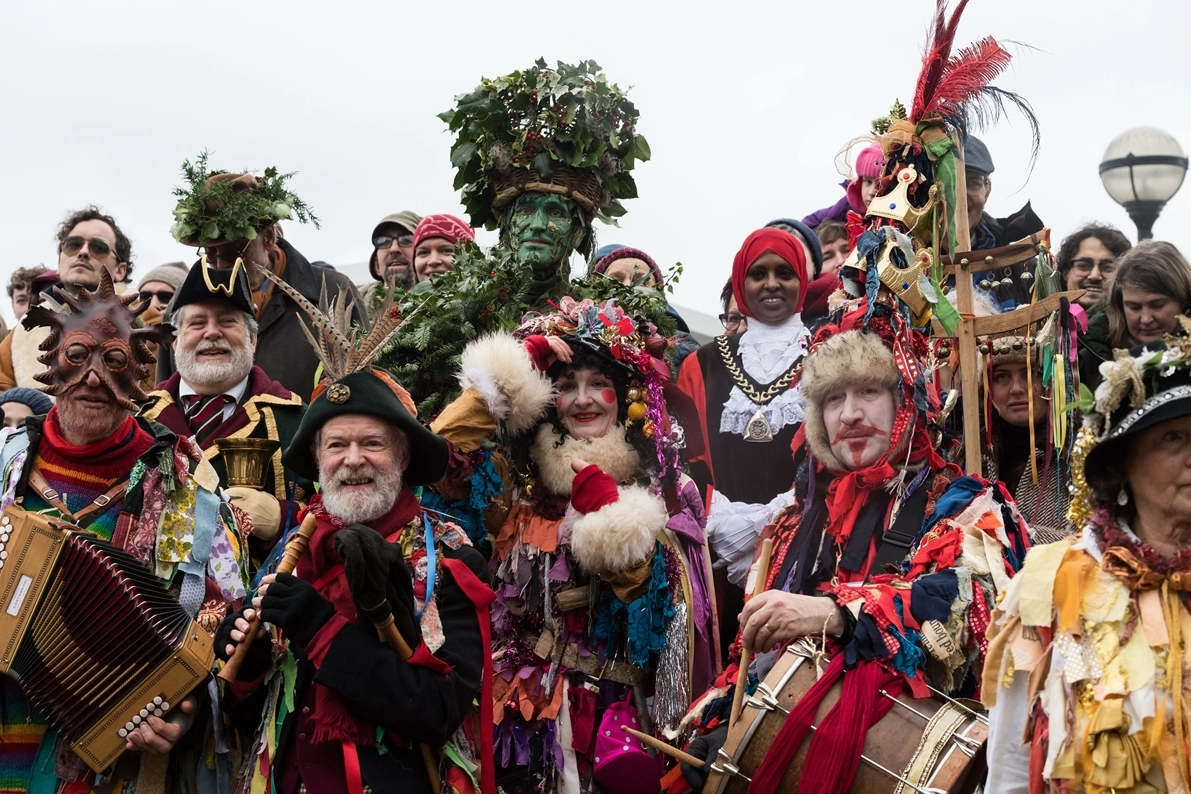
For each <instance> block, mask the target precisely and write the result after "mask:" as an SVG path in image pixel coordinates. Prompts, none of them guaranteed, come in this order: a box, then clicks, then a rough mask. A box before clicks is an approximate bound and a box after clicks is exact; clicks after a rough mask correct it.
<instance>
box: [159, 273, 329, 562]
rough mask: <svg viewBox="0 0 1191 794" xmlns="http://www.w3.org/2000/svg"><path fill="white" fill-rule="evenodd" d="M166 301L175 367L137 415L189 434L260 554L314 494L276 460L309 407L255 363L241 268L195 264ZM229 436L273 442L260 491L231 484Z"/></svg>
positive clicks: (251, 323)
mask: <svg viewBox="0 0 1191 794" xmlns="http://www.w3.org/2000/svg"><path fill="white" fill-rule="evenodd" d="M171 306H172V309H173V313H172V314H171V315H170V322H171V323H172V324H173V326H174V327H175V328H177V329H178V334H177V336H176V338H175V339H174V345H173V353H174V362H175V365H176V366H177V372H175V373H174V374H173V375H171V376H170V377H169V378H167V379H166V380H165V381H163V382H162V383H160V384H158V388H157V390H156V391H154V392H151V393H150V394H149V401H148V402H147V403H146V404H145V407H144V408H143V409H142V411H141V415H142V416H144V417H145V418H146V419H152V420H154V421H157V422H160V423H161V424H163V425H165V426H166V427H168V428H169V429H170V430H172V431H174V433H176V434H178V435H179V436H193V437H194V440H195V441H196V442H197V443H198V445H199V447H200V448H201V449H202V451H203V459H204V460H208V461H210V462H211V464H212V465H213V466H214V467H215V471H216V473H217V474H218V475H219V484H220V486H222V487H223V488H224V490H225V492H226V494H227V496H228V497H229V499H230V500H231V502H232V503H233V504H235V505H236V506H238V507H240V508H241V509H243V510H244V511H245V512H246V513H248V515H249V516H250V517H251V518H252V538H251V539H250V545H251V546H252V547H253V551H254V554H253V557H254V558H256V559H260V558H261V557H262V556H263V555H264V553H265V552H266V551H267V548H268V546H269V545H271V543H270V541H272V540H273V538H274V537H276V535H277V532H278V530H279V528H280V527H281V524H282V522H283V521H285V519H286V518H287V517H289V518H291V519H292V513H291V509H290V506H289V505H290V501H291V500H296V501H300V502H304V501H305V499H306V496H307V495H308V494H310V493H313V491H314V489H313V486H312V484H311V483H310V482H309V481H308V480H304V479H301V478H298V477H297V476H296V475H295V474H294V473H293V472H291V471H288V470H286V469H285V467H284V466H283V465H282V463H281V453H282V450H284V449H285V448H286V447H288V446H289V444H290V441H291V440H292V439H293V437H294V433H296V432H297V430H298V425H299V424H301V421H302V416H303V414H304V413H305V410H306V409H305V407H304V406H303V405H302V399H301V398H300V397H298V395H296V394H294V393H293V392H291V391H290V390H289V389H287V388H285V387H284V386H282V385H281V384H280V383H278V382H277V381H275V380H272V379H271V378H270V377H269V376H268V375H267V374H266V373H265V371H264V370H263V369H261V368H260V367H258V366H256V365H255V364H254V363H253V358H254V355H255V353H256V343H257V322H256V316H255V313H254V309H253V305H252V291H251V289H250V287H249V286H248V277H247V274H246V272H245V268H244V267H243V266H240V267H233V268H232V269H231V270H216V269H214V268H210V267H205V266H204V265H203V263H202V262H196V263H195V264H194V266H193V267H192V268H191V269H190V273H189V274H188V275H187V277H186V281H185V282H184V283H183V284H182V287H181V288H180V289H179V290H178V293H177V294H176V295H175V296H174V300H173V302H172V304H171ZM226 438H231V439H244V438H253V439H268V440H272V441H276V442H277V443H278V448H277V450H276V451H275V452H274V453H273V454H272V455H271V457H270V459H269V461H268V463H267V464H266V465H265V467H264V471H263V472H262V476H263V479H262V481H261V482H260V483H259V484H258V485H259V486H260V488H259V489H256V488H251V487H244V486H236V487H230V488H229V487H228V480H227V463H226V461H225V460H224V458H223V455H222V454H221V453H220V450H219V448H218V447H217V446H216V443H215V442H216V441H219V440H220V439H226Z"/></svg>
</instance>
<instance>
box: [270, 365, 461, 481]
mask: <svg viewBox="0 0 1191 794" xmlns="http://www.w3.org/2000/svg"><path fill="white" fill-rule="evenodd" d="M412 409H413V400H411V399H410V397H409V393H408V392H406V391H405V389H403V388H402V387H401V386H400V385H398V383H397V381H395V380H394V379H393V377H392V376H391V375H389V374H388V373H387V372H385V371H384V370H380V369H376V368H368V369H364V370H360V371H359V372H353V373H351V374H350V375H347V376H345V377H343V378H340V379H339V380H336V381H331V380H330V379H324V380H323V382H322V383H320V384H319V385H318V387H317V388H316V389H315V390H314V396H313V398H312V400H311V402H310V407H309V408H307V409H306V415H305V416H303V417H302V424H301V425H299V426H298V432H297V433H296V434H295V435H294V438H293V441H291V442H290V445H289V448H288V449H287V450H286V451H285V453H284V454H283V455H282V458H281V460H282V463H284V464H285V466H286V468H288V469H290V470H291V471H293V472H294V473H296V474H297V475H298V476H300V477H306V478H308V479H310V480H315V481H317V480H318V478H319V474H318V463H317V462H316V461H315V457H314V451H313V449H312V446H313V444H314V438H315V436H316V435H317V433H318V430H319V428H321V427H322V426H323V425H325V424H326V423H327V421H328V420H330V419H333V418H334V417H336V416H344V415H346V414H365V415H367V416H374V417H376V418H378V419H381V420H384V421H386V422H388V423H389V424H391V425H392V426H393V427H395V428H397V429H398V430H400V431H401V432H402V433H404V434H405V438H406V440H408V441H409V465H408V466H407V467H406V469H405V474H404V481H405V482H406V483H408V484H410V485H429V484H431V483H434V482H438V481H439V480H441V479H442V477H443V475H445V474H446V473H447V462H448V459H449V452H448V447H447V441H446V439H444V438H443V437H442V436H440V435H437V434H435V433H432V432H430V429H429V428H427V427H426V426H424V425H423V424H422V423H421V422H419V421H418V420H417V417H415V416H414V414H413V413H412Z"/></svg>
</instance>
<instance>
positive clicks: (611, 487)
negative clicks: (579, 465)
mask: <svg viewBox="0 0 1191 794" xmlns="http://www.w3.org/2000/svg"><path fill="white" fill-rule="evenodd" d="M619 498H620V493H619V492H618V491H617V490H616V480H614V479H612V476H611V475H610V474H605V473H604V471H603V470H602V469H601V468H600V467H599V466H597V465H595V464H594V463H592V464H591V465H589V466H588V467H587V468H585V469H584V470H583V471H581V472H579V473H578V474H576V475H575V482H574V483H572V484H571V504H573V505H574V506H575V509H576V510H578V511H579V512H580V513H594V512H595V511H597V510H599V509H600V508H601V507H606V506H608V505H610V504H612V503H613V502H615V501H616V500H617V499H619Z"/></svg>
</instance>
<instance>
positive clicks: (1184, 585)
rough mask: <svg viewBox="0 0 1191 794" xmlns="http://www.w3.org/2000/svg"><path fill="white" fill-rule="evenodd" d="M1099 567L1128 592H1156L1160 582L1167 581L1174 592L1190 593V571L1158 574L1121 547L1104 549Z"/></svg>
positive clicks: (1160, 584)
mask: <svg viewBox="0 0 1191 794" xmlns="http://www.w3.org/2000/svg"><path fill="white" fill-rule="evenodd" d="M1101 567H1102V568H1103V569H1104V570H1106V571H1108V572H1109V573H1111V574H1112V575H1113V576H1115V577H1117V578H1118V579H1120V580H1121V582H1122V583H1124V585H1125V586H1126V587H1128V588H1129V589H1130V590H1156V589H1157V588H1159V587H1161V586H1162V582H1164V581H1169V582H1170V587H1171V588H1172V589H1174V590H1183V591H1191V571H1174V572H1172V573H1170V574H1160V573H1158V572H1157V571H1154V570H1151V569H1150V567H1149V566H1148V565H1146V563H1145V562H1144V561H1143V560H1141V559H1139V558H1138V557H1137V555H1136V554H1134V553H1133V552H1132V551H1130V550H1129V549H1127V548H1124V547H1123V546H1110V547H1108V548H1107V549H1105V550H1104V562H1102V563H1101Z"/></svg>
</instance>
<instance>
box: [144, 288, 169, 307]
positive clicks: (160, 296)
mask: <svg viewBox="0 0 1191 794" xmlns="http://www.w3.org/2000/svg"><path fill="white" fill-rule="evenodd" d="M173 297H174V293H172V292H170V291H169V290H168V289H159V290H157V291H156V292H150V291H149V290H141V301H142V302H143V303H148V302H149V301H151V300H153V299H154V298H157V302H158V303H162V304H165V303H169V302H170V301H171V300H172V299H173Z"/></svg>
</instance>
